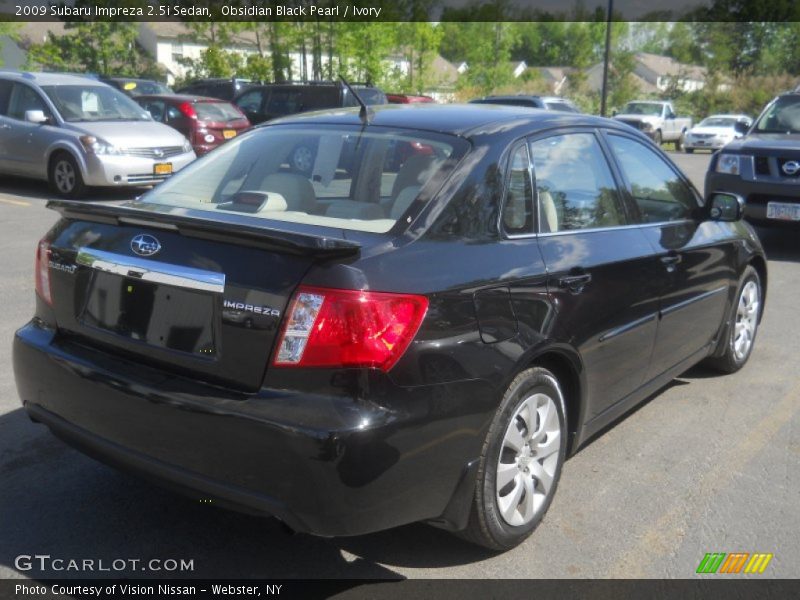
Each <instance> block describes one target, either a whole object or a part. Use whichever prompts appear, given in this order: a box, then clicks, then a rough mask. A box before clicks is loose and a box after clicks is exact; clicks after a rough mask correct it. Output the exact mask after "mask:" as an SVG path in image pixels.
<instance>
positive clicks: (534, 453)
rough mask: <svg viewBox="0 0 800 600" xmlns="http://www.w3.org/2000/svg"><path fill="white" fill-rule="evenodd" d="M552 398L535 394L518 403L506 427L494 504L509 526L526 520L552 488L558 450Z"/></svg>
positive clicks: (536, 509) (555, 412)
mask: <svg viewBox="0 0 800 600" xmlns="http://www.w3.org/2000/svg"><path fill="white" fill-rule="evenodd" d="M555 402H556V401H555V400H553V398H551V397H550V396H549V395H547V394H543V393H536V394H533V395H531V396H529V397H528V398H526V399H525V400H524V401H523V402H522V403H520V405H519V407H518V408H517V410H516V412H515V413H514V416H513V417H512V418H511V421H510V423H509V425H508V428H507V429H506V433H505V436H504V437H503V443H502V447H501V450H500V459H499V461H498V465H497V491H496V494H497V506H498V508H499V509H500V514H501V516H502V518H503V520H504V521H505V522H506V523H508V524H509V525H512V526H520V525H525V524H527V523H530V522H531V521H532V520H533V519H534V518H535V517H536V515H537V514H538V513H539V511H540V510H541V509H542V507H543V506H544V505H545V501H546V500H547V498H548V496H549V495H550V492H551V490H552V489H553V483H554V478H555V474H556V469H557V467H558V461H559V452H560V449H561V425H560V421H559V417H558V410H557V408H556V404H555Z"/></svg>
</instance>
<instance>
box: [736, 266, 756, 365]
mask: <svg viewBox="0 0 800 600" xmlns="http://www.w3.org/2000/svg"><path fill="white" fill-rule="evenodd" d="M760 306H761V301H760V295H759V291H758V284H757V283H756V282H755V281H752V280H751V281H748V282H747V283H746V284H745V286H744V287H743V288H742V293H741V294H740V295H739V304H738V306H737V307H736V324H735V325H734V329H733V354H734V356H735V357H736V360H737V361H741V360H744V359H745V358H747V356H748V354H750V349H751V348H752V347H753V340H754V339H755V336H756V328H757V327H758V311H759V307H760Z"/></svg>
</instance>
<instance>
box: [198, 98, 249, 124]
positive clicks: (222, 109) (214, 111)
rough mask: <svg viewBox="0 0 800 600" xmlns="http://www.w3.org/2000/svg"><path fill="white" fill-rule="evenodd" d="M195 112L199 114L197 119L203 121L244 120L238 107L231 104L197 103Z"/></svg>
mask: <svg viewBox="0 0 800 600" xmlns="http://www.w3.org/2000/svg"><path fill="white" fill-rule="evenodd" d="M194 110H195V112H196V113H197V118H198V119H200V120H201V121H221V122H223V123H224V122H227V121H233V120H235V119H242V118H244V117H242V113H240V112H239V111H238V110H237V109H236V107H234V106H233V105H231V104H230V103H229V102H196V103H195V105H194Z"/></svg>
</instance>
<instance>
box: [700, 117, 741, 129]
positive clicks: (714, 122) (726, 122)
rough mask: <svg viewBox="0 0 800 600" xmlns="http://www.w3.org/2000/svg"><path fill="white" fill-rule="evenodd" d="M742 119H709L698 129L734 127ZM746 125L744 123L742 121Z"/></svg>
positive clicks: (701, 123) (703, 121)
mask: <svg viewBox="0 0 800 600" xmlns="http://www.w3.org/2000/svg"><path fill="white" fill-rule="evenodd" d="M738 121H742V120H741V119H737V118H735V117H708V118H707V119H703V120H702V121H700V123H698V125H697V126H698V127H733V126H734V125H736V123H737V122H738ZM742 122H743V123H744V121H742Z"/></svg>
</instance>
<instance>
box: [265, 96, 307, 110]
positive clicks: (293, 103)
mask: <svg viewBox="0 0 800 600" xmlns="http://www.w3.org/2000/svg"><path fill="white" fill-rule="evenodd" d="M302 110H303V103H302V96H301V93H300V90H272V93H271V94H270V96H269V102H268V103H267V113H268V114H270V115H293V114H295V113H298V112H300V111H302Z"/></svg>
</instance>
